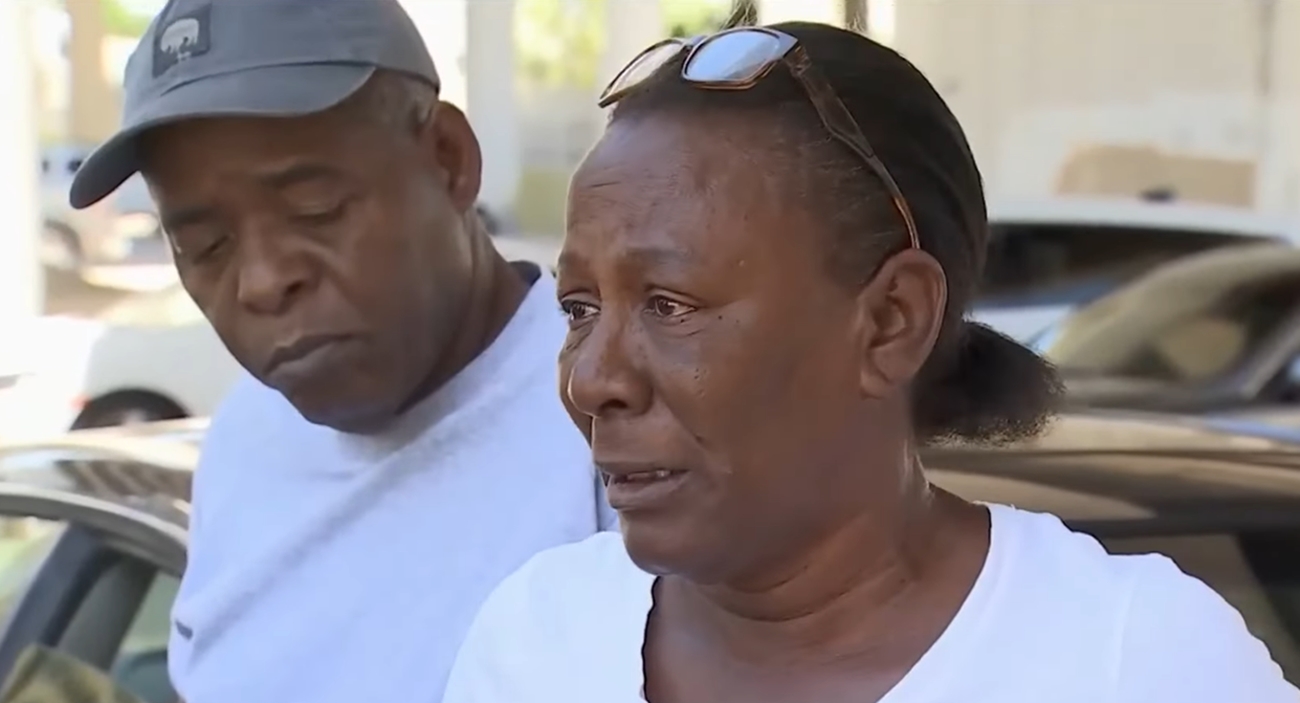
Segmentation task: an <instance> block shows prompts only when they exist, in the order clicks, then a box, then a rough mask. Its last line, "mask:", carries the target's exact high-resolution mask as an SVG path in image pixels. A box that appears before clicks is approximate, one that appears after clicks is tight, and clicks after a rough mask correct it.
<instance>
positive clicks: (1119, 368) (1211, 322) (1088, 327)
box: [1043, 261, 1300, 383]
mask: <svg viewBox="0 0 1300 703" xmlns="http://www.w3.org/2000/svg"><path fill="white" fill-rule="evenodd" d="M1211 263H1214V262H1211ZM1178 266H1179V268H1180V269H1185V270H1180V271H1168V272H1163V273H1161V274H1152V276H1151V277H1150V278H1148V279H1146V280H1144V281H1142V282H1141V283H1138V284H1135V285H1134V286H1132V287H1130V288H1129V289H1127V290H1125V291H1121V292H1118V293H1116V294H1114V295H1111V296H1108V297H1105V298H1103V299H1101V300H1099V301H1096V302H1095V303H1093V304H1091V305H1089V306H1088V307H1086V308H1084V309H1083V310H1080V311H1079V312H1077V313H1075V314H1074V315H1072V316H1071V317H1069V318H1068V319H1066V320H1065V321H1063V322H1062V323H1061V325H1060V326H1059V327H1058V328H1057V329H1055V330H1053V332H1052V335H1051V339H1050V344H1049V345H1047V346H1046V348H1045V349H1043V354H1044V355H1045V356H1046V357H1047V358H1048V359H1049V360H1051V361H1052V362H1053V363H1054V364H1056V365H1057V367H1058V368H1060V369H1062V370H1063V371H1065V372H1066V373H1067V374H1068V373H1070V372H1076V373H1078V372H1086V373H1088V374H1091V375H1104V376H1112V377H1126V378H1141V379H1147V380H1152V381H1160V382H1172V383H1192V382H1203V381H1209V380H1213V379H1217V378H1220V377H1222V376H1224V375H1225V374H1228V373H1230V372H1232V371H1235V370H1236V369H1238V368H1239V367H1240V365H1241V364H1242V363H1244V362H1245V360H1246V359H1247V358H1249V356H1250V355H1251V354H1253V353H1254V352H1255V351H1256V350H1257V349H1258V348H1259V346H1260V344H1262V343H1263V342H1264V341H1265V340H1267V339H1269V338H1270V337H1272V336H1273V335H1274V334H1276V333H1277V332H1278V330H1279V329H1280V326H1281V325H1282V324H1283V323H1284V322H1285V321H1286V320H1288V319H1290V316H1291V315H1292V314H1293V312H1294V311H1295V310H1296V309H1297V306H1300V270H1296V271H1289V272H1281V273H1263V274H1257V275H1256V274H1253V273H1252V272H1251V271H1250V270H1249V269H1247V268H1245V267H1244V266H1239V265H1236V263H1235V262H1234V261H1224V262H1223V266H1222V267H1218V266H1209V265H1207V266H1183V265H1182V264H1179V265H1178ZM1220 268H1221V269H1222V270H1220Z"/></svg>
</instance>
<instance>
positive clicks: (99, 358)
mask: <svg viewBox="0 0 1300 703" xmlns="http://www.w3.org/2000/svg"><path fill="white" fill-rule="evenodd" d="M493 241H495V242H496V244H497V248H498V249H499V250H500V251H501V252H502V254H504V255H505V256H506V258H507V259H510V260H514V261H533V262H536V263H538V264H541V265H544V266H547V267H548V268H550V267H553V266H554V263H555V258H556V255H557V247H556V246H555V245H554V244H551V243H547V242H545V241H539V240H532V239H523V238H517V237H496V238H494V240H493ZM7 339H8V338H7ZM13 339H16V340H20V343H19V344H18V345H13V344H12V343H10V342H8V341H6V343H5V344H4V345H0V351H2V352H4V353H5V354H6V355H7V356H5V357H4V358H0V428H2V429H0V431H6V432H9V433H12V434H14V435H15V436H18V437H24V438H25V437H32V436H36V437H41V436H49V435H53V434H58V433H61V432H64V431H66V430H68V429H69V428H73V429H83V428H90V427H106V426H112V425H123V424H134V423H139V422H148V421H153V420H167V419H175V418H182V417H204V416H208V415H211V414H212V412H213V411H214V410H215V409H216V407H217V404H218V403H220V402H221V399H222V398H223V397H224V396H225V394H226V392H227V391H228V390H229V388H230V386H231V384H232V383H234V381H235V379H236V378H238V376H239V373H240V367H239V364H238V363H237V362H236V361H235V360H234V358H233V357H232V356H230V353H229V352H227V351H226V348H225V346H224V345H223V344H222V343H221V340H220V339H218V338H217V334H216V332H215V331H214V330H213V329H212V326H211V325H209V324H208V321H207V320H206V319H205V318H204V317H203V313H202V312H200V311H199V309H198V306H196V305H195V304H194V302H193V301H192V300H191V299H190V297H189V295H188V294H187V293H186V292H185V290H184V289H183V288H181V287H180V285H179V284H174V285H170V286H168V287H166V288H163V289H161V290H157V291H152V292H146V293H140V294H137V295H133V296H131V297H128V298H126V299H125V300H123V301H121V302H119V303H117V304H116V305H114V306H112V307H110V308H109V309H108V310H107V311H105V312H104V313H102V314H101V315H100V316H99V317H98V318H97V319H94V320H84V319H74V318H66V317H47V318H42V319H39V320H36V321H34V322H33V323H32V327H31V328H30V329H20V330H18V331H17V333H16V334H15V335H14V336H13ZM3 439H5V437H0V440H3Z"/></svg>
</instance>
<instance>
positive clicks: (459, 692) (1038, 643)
mask: <svg viewBox="0 0 1300 703" xmlns="http://www.w3.org/2000/svg"><path fill="white" fill-rule="evenodd" d="M989 510H990V513H991V515H992V534H991V540H990V548H989V554H988V557H987V559H986V561H985V564H984V568H983V570H982V571H981V572H980V575H979V577H978V578H977V580H976V582H975V586H974V588H973V589H972V590H971V593H970V595H969V596H968V597H967V599H966V602H965V603H964V604H963V605H962V607H961V609H960V610H959V611H958V613H957V615H956V617H955V618H954V619H953V621H952V623H951V624H950V625H949V626H948V628H947V629H946V630H945V631H944V633H943V635H942V636H940V638H939V639H938V640H937V641H936V642H935V644H934V645H933V646H932V647H931V649H930V650H929V651H928V652H927V653H926V654H925V655H924V656H923V657H922V658H921V659H920V661H918V662H917V664H916V665H915V666H914V667H913V668H912V670H911V671H910V672H909V673H908V674H907V676H905V677H904V678H903V680H902V681H900V682H899V683H898V684H897V685H896V686H895V687H894V689H893V690H892V691H890V692H889V694H888V695H886V696H885V697H884V698H883V699H881V701H880V703H1044V702H1046V701H1050V702H1051V703H1300V691H1297V689H1296V688H1295V687H1293V686H1292V685H1290V684H1288V683H1287V682H1286V681H1285V680H1284V679H1283V676H1282V672H1281V669H1280V668H1279V667H1278V665H1277V664H1275V663H1274V662H1273V660H1272V659H1271V658H1270V656H1269V652H1268V650H1267V648H1266V647H1265V646H1264V644H1263V643H1262V642H1260V641H1259V640H1257V639H1256V638H1254V637H1252V636H1251V635H1250V633H1249V632H1247V630H1246V624H1245V622H1244V621H1243V620H1242V618H1241V616H1240V615H1239V614H1238V613H1237V611H1236V610H1234V609H1233V608H1232V607H1231V606H1229V605H1228V604H1227V603H1226V602H1225V601H1224V600H1223V599H1222V598H1221V597H1220V596H1219V595H1218V594H1217V593H1215V592H1214V591H1213V590H1211V589H1210V588H1209V587H1208V586H1206V585H1205V584H1204V583H1202V582H1201V581H1199V580H1197V579H1195V578H1192V577H1190V576H1187V575H1186V574H1184V573H1183V572H1182V571H1180V570H1179V569H1178V567H1177V566H1175V565H1174V563H1173V562H1172V561H1170V560H1169V559H1168V558H1166V557H1164V556H1159V555H1142V556H1112V555H1110V554H1107V553H1106V551H1105V550H1104V549H1103V548H1102V546H1101V545H1100V544H1098V543H1097V541H1096V540H1094V539H1092V538H1091V537H1089V536H1087V535H1083V534H1079V533H1075V532H1072V531H1070V530H1069V529H1068V528H1067V527H1065V525H1063V524H1062V523H1061V521H1060V520H1058V519H1057V518H1055V517H1053V516H1051V515H1044V514H1039V513H1031V512H1026V511H1022V510H1017V509H1015V508H1010V507H1004V506H996V505H994V506H990V507H989ZM654 581H655V577H653V576H651V575H650V574H647V573H645V572H644V571H641V570H640V569H638V568H637V567H636V565H635V564H633V563H632V561H631V560H630V559H629V557H628V555H627V552H626V550H625V549H624V547H623V541H622V538H621V536H620V535H618V534H616V533H605V534H599V535H596V536H594V537H591V538H589V539H587V540H586V541H584V542H581V543H578V544H572V545H568V546H564V547H558V548H555V549H551V550H548V551H546V552H543V553H541V554H539V555H537V556H536V557H534V558H533V559H532V560H531V561H530V562H529V563H528V564H527V565H525V566H524V567H523V568H522V569H520V570H519V571H518V572H516V573H515V574H514V575H513V576H511V577H510V578H509V579H507V580H506V581H505V582H503V583H502V584H501V585H500V586H499V587H498V588H497V590H496V592H495V593H494V594H493V595H492V596H491V597H490V598H489V599H488V601H487V602H486V604H485V605H484V606H483V609H482V610H481V611H480V612H479V615H478V618H477V619H476V621H475V623H474V625H473V626H472V628H471V629H470V632H469V636H468V637H467V638H466V640H465V642H464V644H463V645H462V647H461V650H460V654H459V656H458V657H457V660H456V664H455V666H454V667H453V669H452V673H451V679H450V683H449V685H448V688H447V692H446V697H445V698H444V703H640V702H641V701H643V700H644V699H643V698H642V695H641V691H642V687H643V683H644V675H643V671H644V669H643V665H642V660H641V649H642V645H643V643H644V637H645V630H646V619H647V617H648V615H649V613H650V608H651V605H652V595H651V592H652V588H653V586H654Z"/></svg>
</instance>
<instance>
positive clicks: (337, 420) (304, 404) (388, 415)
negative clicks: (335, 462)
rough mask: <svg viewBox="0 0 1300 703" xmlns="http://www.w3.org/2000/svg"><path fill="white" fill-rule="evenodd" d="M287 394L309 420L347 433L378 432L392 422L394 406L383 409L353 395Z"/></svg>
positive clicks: (292, 403) (304, 417)
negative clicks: (318, 395)
mask: <svg viewBox="0 0 1300 703" xmlns="http://www.w3.org/2000/svg"><path fill="white" fill-rule="evenodd" d="M284 396H285V399H286V400H288V401H289V403H290V404H291V405H293V407H294V409H295V410H297V411H298V414H300V415H302V417H303V419H304V420H306V421H307V422H310V423H312V424H313V425H320V426H322V427H329V428H330V429H334V430H337V431H339V432H345V433H347V434H375V433H377V432H381V431H383V430H384V429H386V428H387V427H388V426H389V425H391V424H392V422H393V412H392V410H391V408H387V407H385V408H382V409H381V408H378V407H376V405H375V404H374V403H372V402H365V401H360V400H358V399H353V398H346V399H345V398H339V397H331V398H320V397H305V396H304V395H303V394H294V393H290V392H285V393H284Z"/></svg>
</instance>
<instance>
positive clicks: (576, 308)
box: [560, 300, 598, 322]
mask: <svg viewBox="0 0 1300 703" xmlns="http://www.w3.org/2000/svg"><path fill="white" fill-rule="evenodd" d="M560 309H561V310H563V311H564V314H565V315H567V316H568V318H569V322H582V321H583V320H585V319H587V318H589V317H591V316H593V315H595V314H596V312H597V311H598V309H597V308H596V306H595V305H592V304H591V303H584V302H582V301H580V300H563V301H560Z"/></svg>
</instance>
